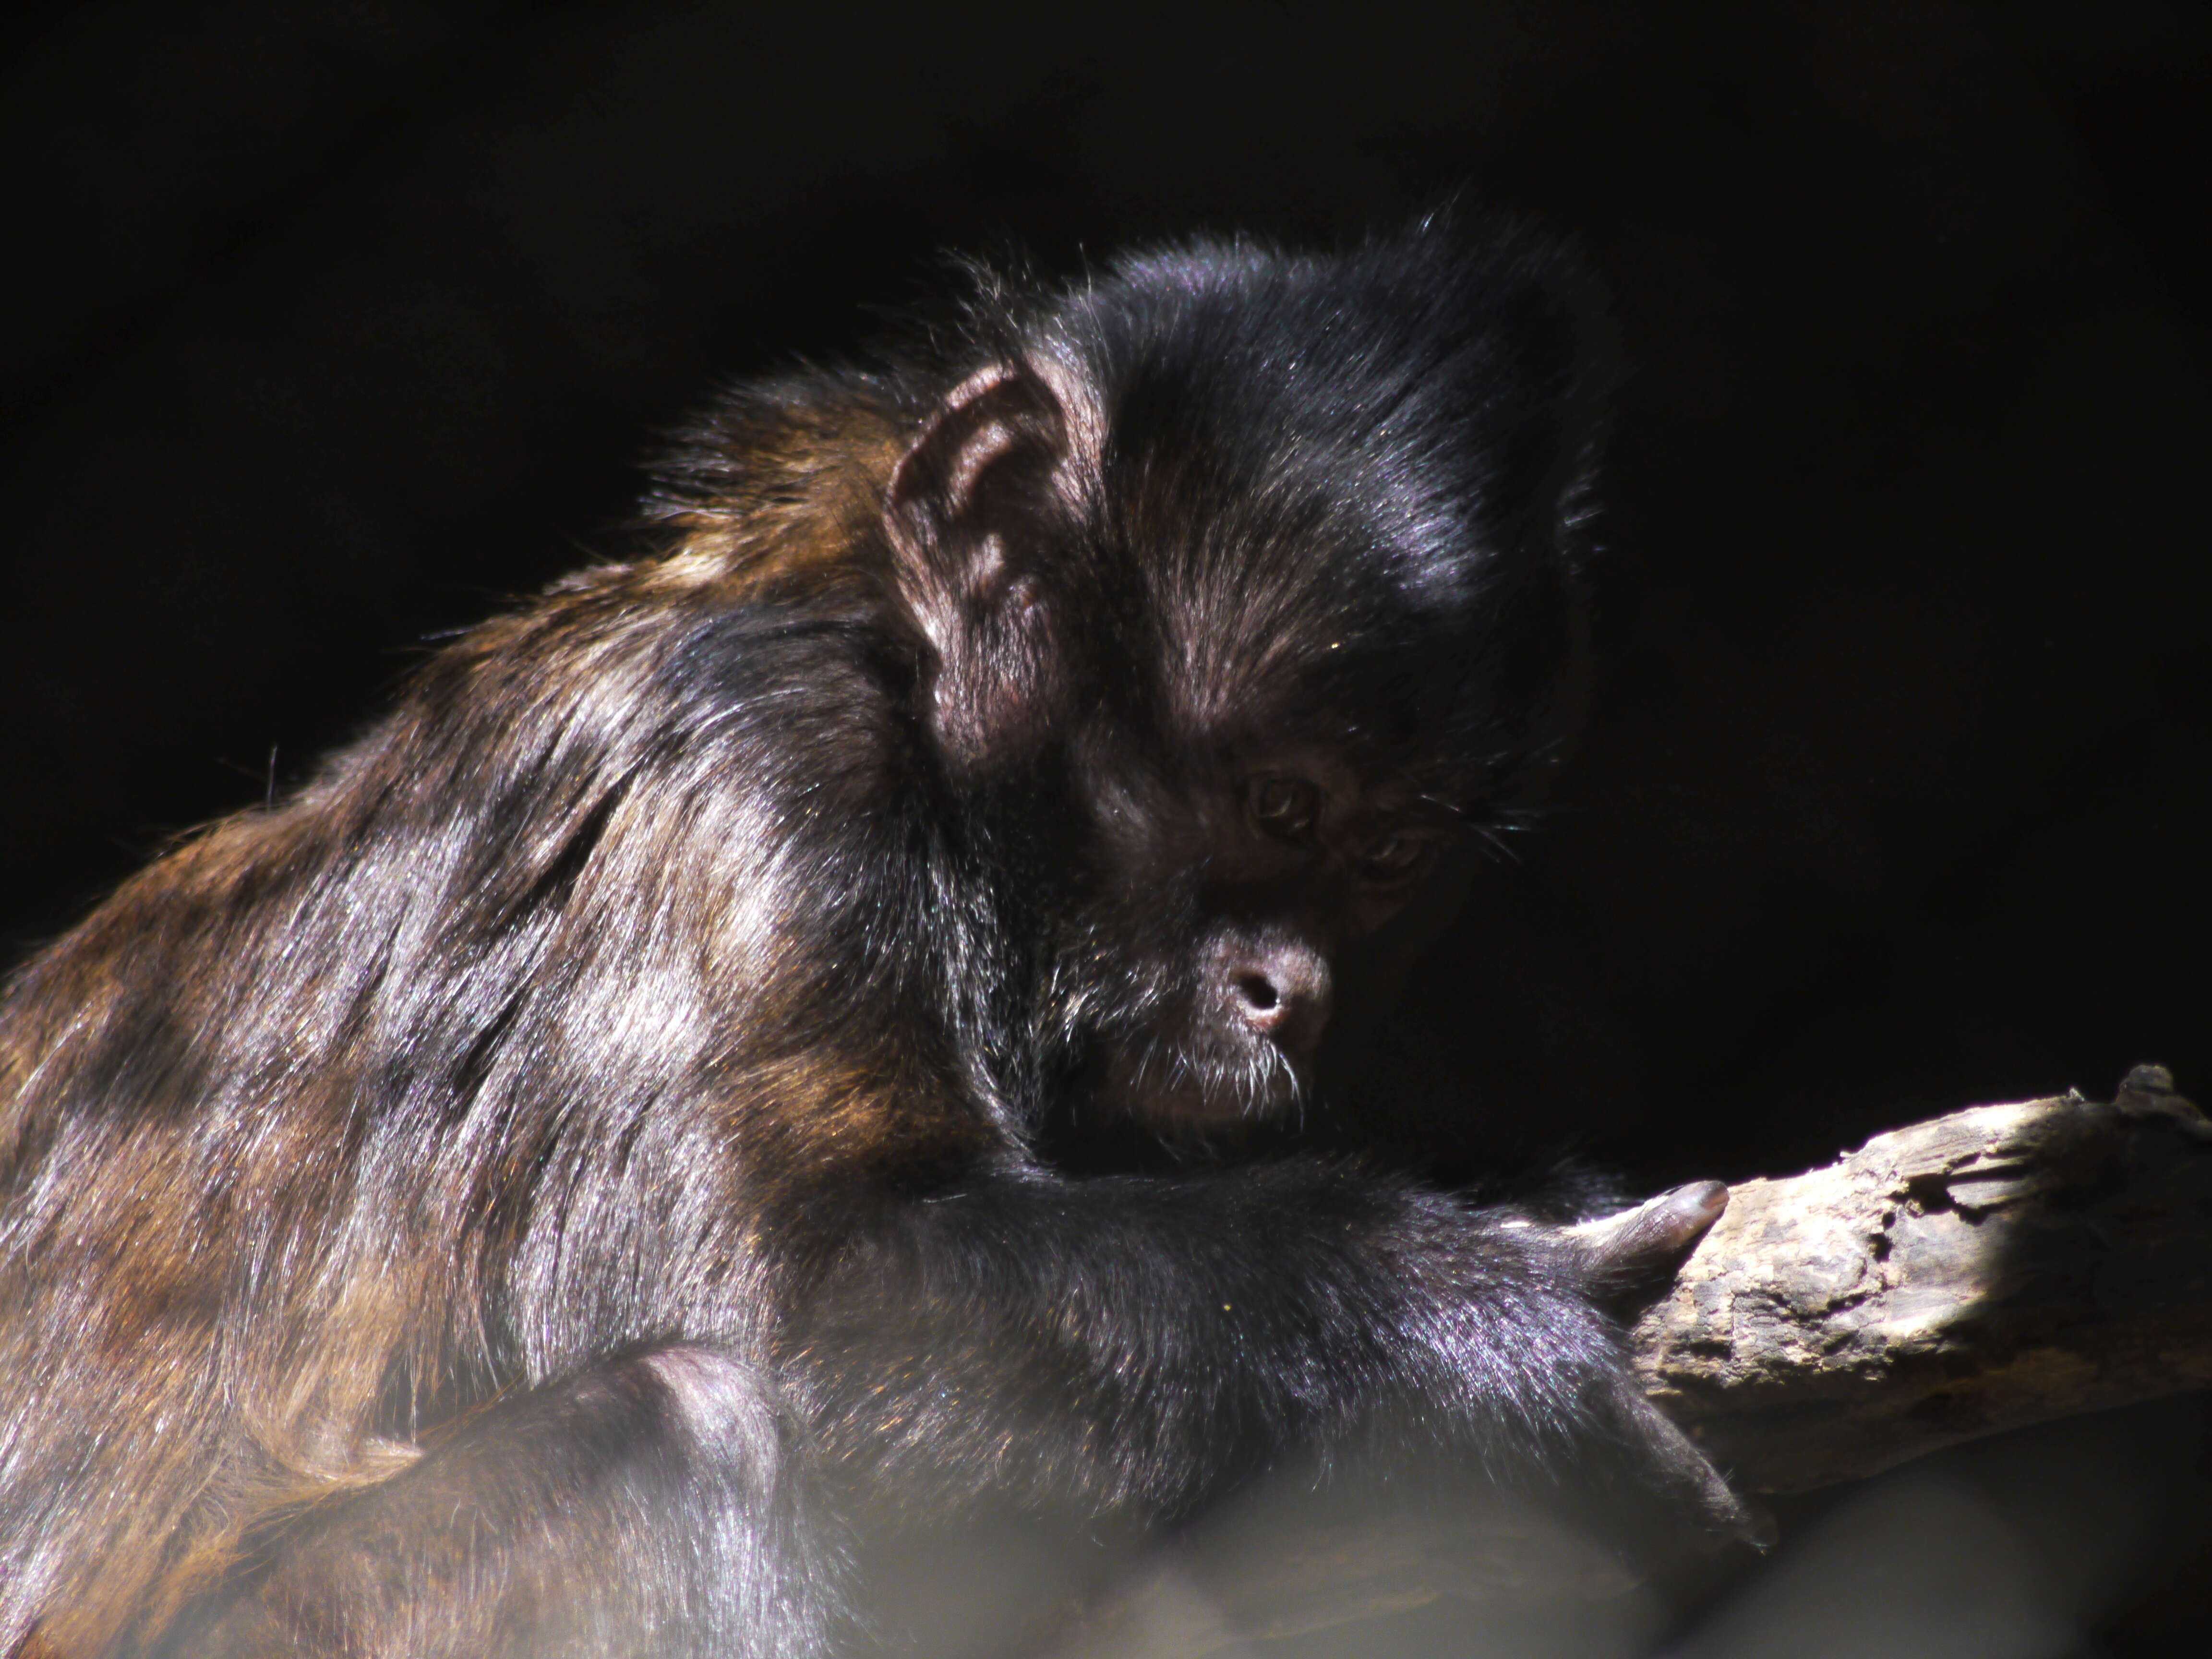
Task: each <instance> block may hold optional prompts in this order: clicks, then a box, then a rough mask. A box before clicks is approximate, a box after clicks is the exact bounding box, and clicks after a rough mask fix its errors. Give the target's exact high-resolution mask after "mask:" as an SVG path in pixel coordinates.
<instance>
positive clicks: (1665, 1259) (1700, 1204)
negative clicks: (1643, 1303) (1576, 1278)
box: [1566, 1181, 1729, 1283]
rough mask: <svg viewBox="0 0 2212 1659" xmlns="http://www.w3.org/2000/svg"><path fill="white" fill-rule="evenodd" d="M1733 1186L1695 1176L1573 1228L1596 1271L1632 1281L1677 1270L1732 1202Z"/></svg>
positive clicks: (1610, 1278)
mask: <svg viewBox="0 0 2212 1659" xmlns="http://www.w3.org/2000/svg"><path fill="white" fill-rule="evenodd" d="M1728 1195H1729V1189H1728V1188H1727V1187H1726V1186H1724V1185H1723V1183H1721V1182H1717V1181H1693V1182H1690V1183H1689V1184H1688V1185H1687V1186H1684V1187H1677V1188H1674V1190H1673V1191H1672V1192H1665V1193H1662V1194H1659V1196H1658V1197H1656V1198H1654V1199H1649V1200H1645V1201H1644V1203H1642V1204H1639V1205H1638V1206H1636V1207H1635V1208H1634V1209H1632V1210H1624V1211H1622V1212H1620V1214H1619V1215H1609V1216H1607V1217H1605V1218H1602V1219H1601V1220H1597V1221H1585V1222H1583V1223H1582V1224H1580V1225H1577V1226H1573V1227H1570V1228H1568V1229H1567V1230H1566V1231H1567V1237H1569V1238H1571V1239H1572V1240H1573V1241H1574V1243H1575V1245H1576V1247H1577V1249H1579V1250H1580V1251H1581V1252H1582V1255H1583V1261H1586V1262H1587V1263H1588V1264H1589V1269H1590V1271H1591V1273H1593V1274H1594V1275H1595V1276H1597V1277H1598V1278H1599V1279H1602V1280H1605V1281H1607V1282H1609V1283H1627V1282H1630V1281H1632V1280H1634V1279H1640V1278H1643V1277H1644V1276H1646V1275H1649V1274H1654V1273H1667V1272H1672V1271H1673V1270H1674V1268H1675V1267H1677V1266H1679V1265H1680V1262H1681V1260H1682V1258H1683V1257H1684V1256H1686V1255H1688V1254H1689V1252H1690V1247H1691V1246H1692V1245H1693V1244H1695V1243H1697V1242H1698V1241H1699V1239H1700V1238H1703V1237H1705V1232H1706V1230H1707V1229H1709V1228H1710V1227H1711V1225H1713V1223H1715V1222H1716V1221H1717V1220H1719V1219H1720V1218H1721V1212H1723V1211H1724V1210H1726V1209H1727V1208H1728Z"/></svg>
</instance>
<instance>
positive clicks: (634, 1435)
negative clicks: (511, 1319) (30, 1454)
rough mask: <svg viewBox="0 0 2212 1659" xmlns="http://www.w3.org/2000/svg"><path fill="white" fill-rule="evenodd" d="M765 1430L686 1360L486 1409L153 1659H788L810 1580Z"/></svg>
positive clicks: (644, 1358)
mask: <svg viewBox="0 0 2212 1659" xmlns="http://www.w3.org/2000/svg"><path fill="white" fill-rule="evenodd" d="M782 1416H783V1413H781V1409H780V1407H779V1406H778V1404H777V1402H776V1401H775V1397H774V1395H773V1394H772V1393H771V1391H770V1389H769V1385H768V1384H767V1383H765V1382H764V1381H763V1378H762V1377H761V1376H760V1375H759V1373H758V1372H757V1371H756V1370H754V1369H753V1368H751V1367H750V1366H749V1365H747V1364H744V1363H743V1362H741V1361H739V1360H737V1359H735V1358H731V1357H729V1356H727V1355H725V1354H722V1353H720V1352H716V1351H714V1350H712V1349H708V1348H701V1347H690V1346H684V1347H665V1348H659V1349H655V1350H651V1351H648V1352H642V1353H639V1354H635V1355H633V1356H630V1357H628V1358H622V1359H618V1360H611V1361H609V1362H607V1363H606V1364H603V1365H600V1366H599V1367H597V1368H596V1369H594V1370H591V1371H588V1372H586V1373H585V1374H584V1375H583V1376H580V1377H576V1378H574V1379H572V1380H569V1381H567V1382H564V1383H555V1384H550V1385H548V1386H546V1387H544V1388H541V1389H535V1390H532V1392H530V1393H528V1394H526V1395H519V1396H514V1397H511V1398H509V1399H507V1400H504V1401H500V1402H499V1403H497V1404H495V1405H494V1406H492V1407H489V1409H487V1410H485V1411H484V1412H483V1413H481V1414H480V1415H478V1416H477V1417H475V1418H474V1419H471V1420H469V1421H468V1422H467V1423H465V1425H463V1426H461V1427H460V1428H459V1430H458V1431H455V1432H454V1433H453V1436H452V1437H450V1438H448V1439H446V1440H444V1441H442V1442H441V1443H438V1444H436V1445H435V1446H434V1447H433V1448H432V1449H430V1450H429V1451H428V1452H427V1453H426V1454H425V1455H423V1457H422V1460H421V1461H420V1462H417V1463H416V1464H414V1465H413V1466H412V1467H410V1468H408V1469H406V1470H405V1471H404V1472H403V1473H401V1474H398V1475H396V1476H394V1477H392V1479H391V1480H386V1481H385V1482H383V1483H382V1484H380V1485H379V1486H375V1487H373V1488H370V1489H368V1490H367V1491H365V1492H358V1493H354V1494H350V1495H348V1496H346V1497H344V1498H337V1499H334V1500H331V1502H329V1503H327V1504H322V1505H319V1506H317V1507H316V1508H314V1509H313V1510H309V1511H307V1513H306V1514H305V1515H304V1516H300V1517H299V1518H298V1519H297V1520H296V1521H295V1522H292V1523H291V1524H289V1525H287V1526H285V1527H284V1528H283V1529H282V1530H280V1531H278V1532H276V1534H274V1535H273V1538H272V1540H271V1541H270V1545H269V1547H267V1548H266V1549H265V1550H264V1551H263V1552H260V1553H258V1555H257V1557H255V1558H254V1559H251V1560H250V1561H249V1562H248V1564H247V1565H246V1567H245V1568H244V1569H243V1570H242V1572H241V1574H240V1577H238V1578H237V1579H236V1580H235V1581H234V1583H232V1584H231V1586H230V1587H229V1588H228V1589H227V1590H226V1591H225V1592H224V1593H223V1594H222V1595H221V1596H220V1597H219V1598H218V1599H217V1600H216V1601H215V1602H214V1603H213V1604H212V1605H210V1606H209V1607H204V1608H203V1609H201V1610H200V1611H199V1612H198V1613H196V1614H194V1615H191V1616H190V1617H188V1618H187V1620H185V1623H184V1625H183V1626H180V1627H179V1630H178V1631H177V1632H176V1633H175V1634H174V1635H173V1637H172V1638H171V1639H170V1641H169V1642H168V1643H167V1644H166V1645H165V1646H164V1647H163V1648H162V1649H161V1653H162V1655H163V1659H218V1656H220V1659H248V1656H262V1655H268V1656H271V1659H274V1656H276V1655H280V1654H282V1655H287V1656H298V1655H308V1656H337V1655H344V1656H347V1659H370V1656H377V1659H382V1656H390V1659H433V1656H441V1655H453V1656H456V1659H459V1656H464V1655H465V1656H468V1659H495V1656H513V1659H525V1656H527V1659H556V1656H557V1659H586V1656H606V1659H612V1656H616V1655H622V1656H625V1659H632V1656H647V1655H653V1656H669V1659H676V1656H688V1655H706V1654H712V1655H715V1656H718V1659H719V1656H729V1659H805V1656H810V1655H813V1654H817V1653H819V1652H820V1651H821V1650H822V1649H823V1626H824V1623H825V1610H824V1607H823V1595H824V1584H825V1577H824V1575H823V1571H821V1570H820V1568H821V1564H819V1563H817V1561H816V1560H815V1559H813V1558H812V1556H811V1553H810V1549H811V1545H810V1540H809V1536H808V1529H807V1528H805V1525H804V1524H803V1523H802V1520H801V1517H800V1516H799V1514H798V1512H797V1509H796V1504H795V1501H794V1500H795V1498H796V1493H795V1491H794V1486H795V1482H794V1480H793V1478H792V1476H791V1474H789V1473H788V1466H789V1464H790V1462H791V1456H790V1446H789V1443H788V1440H787V1436H786V1433H785V1425H784V1423H783V1421H782Z"/></svg>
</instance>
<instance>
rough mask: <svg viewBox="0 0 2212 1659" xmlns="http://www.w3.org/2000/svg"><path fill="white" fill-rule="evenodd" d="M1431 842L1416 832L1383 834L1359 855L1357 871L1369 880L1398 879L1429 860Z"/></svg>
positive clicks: (1411, 872)
mask: <svg viewBox="0 0 2212 1659" xmlns="http://www.w3.org/2000/svg"><path fill="white" fill-rule="evenodd" d="M1433 847H1434V843H1433V842H1428V841H1425V840H1423V839H1422V838H1421V837H1420V836H1395V835H1393V836H1383V837H1381V838H1380V839H1379V840H1377V841H1375V842H1370V844H1369V846H1368V847H1367V849H1366V850H1365V851H1364V852H1363V853H1362V854H1360V855H1359V873H1360V874H1361V875H1363V876H1364V877H1366V878H1367V879H1368V880H1370V881H1399V880H1402V879H1403V878H1406V877H1407V876H1410V875H1412V874H1413V872H1414V871H1416V870H1418V869H1419V868H1420V867H1421V866H1422V865H1424V864H1425V863H1427V862H1428V858H1429V854H1430V852H1431V850H1432V849H1433Z"/></svg>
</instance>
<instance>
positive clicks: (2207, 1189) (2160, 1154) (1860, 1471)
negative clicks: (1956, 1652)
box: [1635, 1066, 2212, 1492]
mask: <svg viewBox="0 0 2212 1659" xmlns="http://www.w3.org/2000/svg"><path fill="white" fill-rule="evenodd" d="M1635 1343H1636V1349H1637V1357H1638V1364H1640V1365H1641V1366H1642V1368H1643V1370H1644V1374H1645V1376H1647V1377H1648V1378H1649V1379H1650V1383H1651V1388H1652V1393H1653V1395H1654V1396H1655V1397H1656V1399H1658V1400H1659V1401H1660V1402H1661V1403H1662V1405H1664V1406H1665V1407H1667V1409H1668V1411H1669V1412H1670V1413H1672V1414H1673V1415H1674V1417H1675V1418H1676V1419H1677V1420H1679V1421H1680V1422H1681V1423H1683V1424H1684V1425H1686V1426H1687V1427H1688V1428H1689V1429H1690V1431H1691V1432H1692V1434H1693V1435H1694V1436H1696V1437H1698V1439H1699V1441H1700V1443H1703V1444H1705V1446H1706V1447H1707V1448H1708V1449H1711V1451H1712V1452H1713V1453H1714V1454H1715V1455H1717V1457H1718V1458H1719V1459H1720V1461H1721V1462H1723V1464H1724V1465H1726V1466H1727V1467H1729V1468H1730V1469H1731V1470H1732V1471H1733V1472H1734V1474H1735V1479H1736V1480H1737V1483H1738V1484H1739V1485H1740V1486H1745V1487H1747V1488H1749V1489H1751V1490H1753V1491H1762V1492H1795V1491H1802V1490H1804V1489H1806V1488H1808V1487H1813V1486H1827V1485H1831V1484H1832V1483H1834V1482H1836V1481H1838V1480H1850V1479H1853V1478H1855V1477H1857V1476H1860V1475H1865V1474H1874V1473H1875V1472H1876V1471H1878V1470H1881V1469H1884V1468H1888V1467H1890V1466H1891V1465H1892V1464H1894V1463H1898V1462H1903V1461H1904V1460H1905V1459H1906V1458H1908V1457H1912V1456H1916V1455H1918V1454H1920V1453H1922V1452H1925V1451H1929V1450H1933V1449H1935V1448H1936V1447H1939V1446H1943V1445H1948V1444H1950V1443H1954V1442H1955V1441H1960V1440H1966V1439H1971V1438H1972V1437H1975V1436H1977V1435H1981V1434H1987V1433H1990V1432H1991V1431H1996V1430H1999V1429H2007V1428H2015V1427H2020V1426H2022V1425H2027V1424H2030V1423H2037V1422H2041V1421H2044V1420H2045V1419H2050V1418H2054V1417H2062V1416H2065V1415H2068V1414H2069V1413H2075V1412H2084V1411H2094V1410H2098V1409H2100V1408H2101V1407H2109V1406H2118V1405H2124V1404H2127V1403H2129V1402H2130V1401H2139V1400H2148V1399H2153V1398H2155V1397H2157V1396H2159V1395H2167V1394H2173V1393H2177V1392H2179V1391H2180V1390H2182V1389H2193V1388H2200V1387H2203V1386H2204V1385H2206V1384H2208V1383H2212V1126H2208V1125H2207V1124H2206V1121H2205V1120H2204V1119H2203V1117H2202V1116H2201V1115H2199V1114H2197V1112H2196V1110H2195V1109H2194V1108H2192V1107H2191V1106H2189V1104H2188V1103H2186V1102H2185V1101H2182V1100H2180V1099H2179V1097H2176V1096H2174V1095H2173V1094H2172V1093H2171V1092H2170V1091H2169V1089H2168V1087H2167V1085H2166V1082H2165V1079H2164V1074H2163V1073H2157V1072H2155V1070H2154V1068H2152V1067H2148V1066H2146V1067H2142V1068H2140V1069H2139V1070H2138V1071H2136V1073H2130V1079H2129V1086H2124V1087H2123V1089H2122V1090H2121V1091H2120V1098H2119V1101H2118V1103H2117V1104H2114V1105H2109V1106H2106V1105H2095V1104H2092V1103H2089V1102H2087V1101H2085V1100H2082V1099H2081V1098H2080V1097H2078V1096H2067V1097H2062V1098H2059V1099H2055V1100H2032V1101H2027V1102H2025V1103H2021V1104H2018V1105H2010V1106H1977V1107H1974V1108H1972V1109H1970V1110H1967V1111H1963V1112H1956V1113H1954V1114H1952V1115H1950V1116H1948V1117H1942V1118H1936V1119H1935V1120H1933V1121H1929V1122H1926V1123H1917V1124H1914V1125H1913V1126H1911V1127H1910V1128H1905V1129H1898V1130H1893V1131H1892V1132H1891V1133H1887V1134H1882V1135H1876V1136H1875V1138H1874V1139H1872V1140H1870V1141H1869V1142H1868V1143H1867V1144H1866V1146H1863V1148H1861V1149H1860V1150H1859V1151H1857V1152H1853V1153H1851V1154H1850V1156H1849V1157H1847V1158H1844V1159H1843V1161H1842V1162H1840V1163H1838V1164H1831V1165H1829V1166H1828V1167H1827V1168H1826V1169H1822V1170H1813V1171H1812V1172H1810V1173H1809V1174H1806V1175H1801V1176H1793V1177H1791V1178H1790V1179H1788V1180H1784V1181H1749V1182H1743V1183H1742V1184H1741V1185H1740V1186H1738V1187H1736V1188H1735V1189H1734V1190H1733V1191H1732V1192H1731V1193H1730V1194H1729V1207H1728V1212H1727V1213H1726V1214H1725V1215H1724V1216H1723V1217H1722V1218H1721V1219H1720V1221H1719V1222H1718V1223H1717V1225H1715V1226H1714V1228H1713V1230H1712V1231H1711V1233H1710V1234H1708V1235H1707V1236H1706V1237H1705V1240H1704V1241H1703V1242H1702V1243H1700V1244H1699V1247H1698V1249H1697V1251H1696V1253H1695V1254H1694V1255H1692V1257H1691V1259H1690V1261H1688V1262H1687V1263H1686V1265H1685V1267H1684V1268H1683V1270H1682V1273H1681V1274H1680V1277H1679V1278H1678V1279H1676V1281H1675V1283H1674V1290H1673V1291H1672V1292H1671V1293H1670V1294H1669V1295H1668V1296H1667V1297H1665V1298H1663V1299H1662V1301H1661V1302H1660V1303H1659V1304H1657V1305H1656V1306H1655V1307H1654V1308H1652V1309H1651V1310H1650V1312H1649V1313H1648V1314H1646V1316H1644V1319H1643V1320H1642V1322H1639V1323H1638V1326H1637V1328H1636V1332H1635Z"/></svg>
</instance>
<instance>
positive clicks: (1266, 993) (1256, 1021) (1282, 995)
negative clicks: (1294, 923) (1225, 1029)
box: [1225, 941, 1329, 1055]
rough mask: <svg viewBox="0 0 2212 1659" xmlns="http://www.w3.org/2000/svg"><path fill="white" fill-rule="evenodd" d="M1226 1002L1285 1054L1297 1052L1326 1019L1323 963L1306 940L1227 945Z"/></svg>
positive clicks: (1316, 1037) (1306, 1048)
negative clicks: (1238, 947)
mask: <svg viewBox="0 0 2212 1659" xmlns="http://www.w3.org/2000/svg"><path fill="white" fill-rule="evenodd" d="M1225 968H1226V969H1227V977H1228V981H1229V1000H1230V1006H1231V1008H1232V1009H1234V1010H1235V1012H1236V1013H1237V1017H1238V1018H1241V1019H1242V1020H1243V1022H1244V1023H1245V1024H1247V1025H1249V1026H1250V1027H1251V1029H1252V1030H1255V1031H1257V1032H1258V1033H1259V1034H1260V1035H1261V1036H1263V1037H1266V1038H1267V1040H1268V1041H1269V1042H1273V1044H1274V1045H1275V1046H1276V1047H1277V1048H1280V1049H1282V1050H1283V1051H1284V1052H1285V1054H1299V1055H1303V1054H1308V1053H1310V1051H1311V1050H1312V1048H1313V1047H1314V1045H1315V1044H1316V1043H1317V1042H1320V1041H1321V1034H1322V1027H1323V1026H1325V1025H1327V1024H1328V1011H1329V975H1328V960H1327V959H1326V958H1325V957H1322V954H1321V952H1319V951H1316V950H1315V949H1313V948H1312V947H1311V946H1310V945H1299V944H1294V943H1291V942H1288V941H1281V942H1274V943H1269V944H1265V945H1249V946H1247V947H1246V948H1245V949H1243V950H1241V951H1232V952H1231V955H1230V959H1229V961H1228V962H1227V963H1225Z"/></svg>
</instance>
